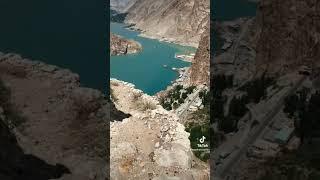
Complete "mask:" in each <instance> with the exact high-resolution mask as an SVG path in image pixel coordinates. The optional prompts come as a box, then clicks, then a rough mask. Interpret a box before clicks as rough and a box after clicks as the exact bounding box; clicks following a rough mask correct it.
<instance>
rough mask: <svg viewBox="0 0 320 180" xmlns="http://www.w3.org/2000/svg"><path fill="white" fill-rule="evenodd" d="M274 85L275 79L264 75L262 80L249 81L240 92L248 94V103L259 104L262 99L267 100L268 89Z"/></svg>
mask: <svg viewBox="0 0 320 180" xmlns="http://www.w3.org/2000/svg"><path fill="white" fill-rule="evenodd" d="M274 83H275V80H274V78H272V77H266V76H265V74H263V75H262V76H261V77H260V78H257V79H254V80H252V81H249V82H248V83H246V84H245V85H243V86H242V87H240V88H239V90H241V91H244V92H246V93H247V98H248V102H254V103H258V102H259V101H260V100H261V99H263V98H266V95H267V88H268V87H269V86H271V85H272V84H274Z"/></svg>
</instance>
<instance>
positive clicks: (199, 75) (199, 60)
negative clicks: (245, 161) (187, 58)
mask: <svg viewBox="0 0 320 180" xmlns="http://www.w3.org/2000/svg"><path fill="white" fill-rule="evenodd" d="M209 78H210V28H209V21H208V24H207V26H206V30H205V32H204V33H203V34H202V37H201V40H200V43H199V47H198V49H197V52H196V55H195V57H194V60H193V62H192V65H191V68H190V84H192V85H199V84H206V85H209V81H210V80H209Z"/></svg>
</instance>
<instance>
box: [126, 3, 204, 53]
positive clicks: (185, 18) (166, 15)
mask: <svg viewBox="0 0 320 180" xmlns="http://www.w3.org/2000/svg"><path fill="white" fill-rule="evenodd" d="M209 11H210V8H209V0H200V1H199V0H137V2H136V3H135V4H134V5H133V6H132V7H131V8H130V9H129V10H128V16H127V18H126V21H125V22H126V23H129V24H135V28H137V29H141V30H142V31H143V35H145V36H147V37H151V38H156V39H162V40H168V41H173V42H176V43H180V44H187V45H191V46H195V47H197V46H198V43H199V41H200V38H201V34H202V33H203V32H204V30H205V25H206V23H207V20H208V19H209Z"/></svg>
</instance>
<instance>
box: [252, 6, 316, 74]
mask: <svg viewBox="0 0 320 180" xmlns="http://www.w3.org/2000/svg"><path fill="white" fill-rule="evenodd" d="M319 8H320V2H319V1H317V0H307V1H300V0H288V1H278V0H262V1H261V3H260V6H259V9H258V16H257V23H258V26H259V28H258V32H259V33H260V35H259V37H258V40H257V49H256V51H257V57H256V64H257V68H258V71H259V72H263V71H267V72H269V73H271V74H275V73H276V74H278V73H280V74H281V73H286V72H288V71H292V70H295V69H297V68H298V67H299V66H301V65H305V64H306V65H308V66H313V65H315V63H319V58H320V51H319V50H320V18H319V17H320V10H319Z"/></svg>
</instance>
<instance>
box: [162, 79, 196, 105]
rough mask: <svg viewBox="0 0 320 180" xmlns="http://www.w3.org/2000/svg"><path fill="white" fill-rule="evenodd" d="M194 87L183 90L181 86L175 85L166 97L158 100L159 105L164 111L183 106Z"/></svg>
mask: <svg viewBox="0 0 320 180" xmlns="http://www.w3.org/2000/svg"><path fill="white" fill-rule="evenodd" d="M195 88H196V87H195V86H190V87H187V88H184V87H183V86H182V85H176V86H174V87H173V89H171V90H170V91H169V92H168V93H167V96H166V97H162V98H161V99H160V104H161V105H162V107H163V108H164V109H166V110H169V111H170V110H172V109H176V108H178V107H179V106H180V105H181V104H183V103H184V102H185V100H186V98H187V97H188V95H189V94H191V93H193V91H194V89H195Z"/></svg>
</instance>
